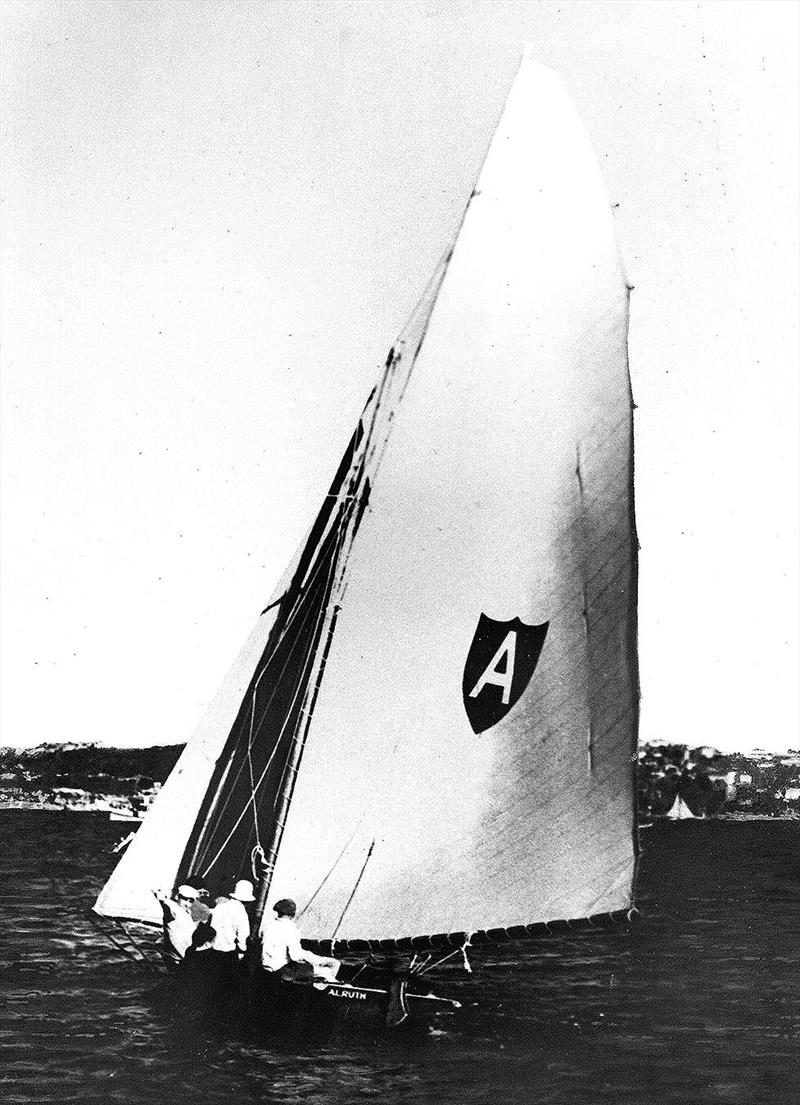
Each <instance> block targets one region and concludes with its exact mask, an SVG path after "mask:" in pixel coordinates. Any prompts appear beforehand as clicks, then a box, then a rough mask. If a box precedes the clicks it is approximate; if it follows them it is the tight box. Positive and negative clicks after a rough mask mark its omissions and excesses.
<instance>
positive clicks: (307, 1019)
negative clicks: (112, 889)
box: [163, 953, 458, 1038]
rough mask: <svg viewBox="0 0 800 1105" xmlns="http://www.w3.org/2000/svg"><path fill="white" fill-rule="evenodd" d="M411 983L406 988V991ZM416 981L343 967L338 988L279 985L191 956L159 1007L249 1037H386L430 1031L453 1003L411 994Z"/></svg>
mask: <svg viewBox="0 0 800 1105" xmlns="http://www.w3.org/2000/svg"><path fill="white" fill-rule="evenodd" d="M409 981H410V985H409ZM413 982H414V980H413V979H412V980H408V979H407V978H406V977H404V976H403V975H402V974H399V973H398V972H396V971H393V970H391V969H382V968H379V967H373V966H371V965H364V964H361V965H353V964H349V965H348V964H343V965H342V967H341V968H340V971H339V977H338V978H337V981H336V982H324V981H321V980H316V981H315V980H314V979H313V978H311V977H304V976H303V975H302V973H300V974H299V976H295V977H292V976H291V975H290V976H288V977H283V976H282V975H280V974H270V973H268V972H266V971H264V970H263V969H262V968H261V967H260V965H259V964H258V963H257V962H252V961H248V960H238V959H237V958H236V956H235V955H234V956H221V955H215V954H213V953H195V954H192V953H190V954H189V955H188V956H187V958H186V960H184V961H183V962H182V963H180V964H178V965H177V966H176V967H175V968H174V970H173V971H172V972H171V974H170V978H169V981H168V984H167V986H166V987H165V989H164V995H163V996H164V999H165V1001H166V1002H167V1003H168V1004H169V1005H170V1006H172V1007H174V1008H177V1009H181V1010H185V1009H186V1008H187V1007H188V1008H190V1009H191V1010H193V1011H194V1013H195V1014H196V1015H197V1016H198V1017H201V1018H202V1019H203V1020H205V1021H207V1022H208V1023H217V1024H226V1025H229V1026H230V1027H232V1028H236V1029H237V1030H239V1031H245V1032H246V1033H247V1034H248V1035H257V1036H266V1037H273V1036H276V1035H278V1036H288V1037H296V1036H298V1037H303V1038H306V1037H309V1036H314V1037H321V1038H325V1037H326V1036H328V1035H331V1034H333V1033H335V1032H339V1031H355V1032H358V1033H363V1032H367V1033H383V1032H387V1031H395V1030H397V1029H398V1028H400V1027H401V1026H402V1027H403V1029H404V1030H408V1028H413V1026H414V1024H415V1023H416V1024H417V1026H420V1025H422V1026H423V1027H424V1026H425V1024H426V1023H427V1016H426V1014H428V1015H429V1014H431V1013H433V1012H434V1010H435V1009H436V1008H438V1009H441V1008H442V1005H443V1004H444V1005H447V1006H450V1007H453V1006H456V1005H457V1004H458V1003H456V1002H450V1001H448V1000H447V999H437V998H435V997H433V996H432V995H429V994H427V992H425V991H422V992H419V993H417V992H415V988H414V985H413Z"/></svg>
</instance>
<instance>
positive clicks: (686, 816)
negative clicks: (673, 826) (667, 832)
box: [664, 795, 694, 821]
mask: <svg viewBox="0 0 800 1105" xmlns="http://www.w3.org/2000/svg"><path fill="white" fill-rule="evenodd" d="M664 816H665V817H668V818H669V820H670V821H689V820H691V821H694V814H693V813H692V811H691V810H690V809H689V807H688V806H687V805H686V803H685V802H684V800H683V799H682V798H681V796H680V795H677V797H676V798H675V801H674V802H673V803H672V805H671V806H670V808H669V809H668V810H667V812H666V813H665V814H664Z"/></svg>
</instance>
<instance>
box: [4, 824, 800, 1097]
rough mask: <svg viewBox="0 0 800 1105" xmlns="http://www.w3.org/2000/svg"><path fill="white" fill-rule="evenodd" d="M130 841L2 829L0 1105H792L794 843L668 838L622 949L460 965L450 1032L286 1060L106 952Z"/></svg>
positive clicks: (603, 937) (730, 836)
mask: <svg viewBox="0 0 800 1105" xmlns="http://www.w3.org/2000/svg"><path fill="white" fill-rule="evenodd" d="M120 835H123V833H122V831H121V829H120V826H118V825H114V824H113V823H110V822H108V821H106V820H103V819H102V818H101V817H100V816H97V815H92V814H75V815H72V814H46V813H39V812H30V813H26V812H19V811H7V812H0V839H1V840H2V845H1V846H0V880H1V882H0V886H2V894H3V899H4V902H5V905H6V908H5V909H4V910H3V917H2V920H0V965H2V969H3V974H4V985H3V1003H2V1007H1V1008H0V1045H1V1046H2V1051H3V1062H2V1064H0V1099H2V1100H4V1101H6V1102H8V1103H9V1105H12V1103H18V1102H25V1103H37V1105H49V1103H51V1102H58V1103H59V1105H62V1103H66V1102H81V1103H84V1102H85V1103H89V1102H97V1103H101V1102H102V1103H106V1102H109V1103H110V1102H120V1103H126V1105H127V1103H130V1105H139V1103H144V1102H159V1103H162V1102H163V1103H166V1105H183V1103H184V1102H185V1103H189V1102H191V1103H198V1105H202V1103H206V1102H215V1103H216V1102H220V1103H222V1102H225V1103H230V1102H262V1101H263V1102H282V1103H295V1102H297V1103H306V1105H330V1103H348V1102H362V1101H374V1102H380V1103H386V1105H394V1103H404V1105H406V1103H409V1105H410V1103H416V1102H432V1103H450V1102H453V1103H456V1102H458V1103H461V1102H486V1103H492V1105H494V1103H498V1105H501V1103H503V1105H505V1103H516V1102H520V1103H526V1105H527V1103H541V1105H550V1103H553V1105H556V1103H558V1105H562V1103H563V1105H573V1103H574V1105H595V1103H598V1102H606V1101H609V1102H614V1103H615V1105H650V1103H651V1102H652V1103H654V1105H656V1103H657V1105H670V1103H681V1105H689V1103H695V1102H703V1103H704V1105H705V1103H717V1102H718V1103H722V1105H740V1103H747V1105H750V1103H754V1105H755V1103H758V1105H760V1103H762V1102H763V1103H765V1105H766V1103H774V1105H783V1103H786V1105H794V1103H795V1102H796V1101H797V1100H798V1090H797V1087H798V1086H800V1061H799V1060H798V1054H799V1053H800V938H799V934H800V863H799V856H798V852H799V850H800V822H778V821H772V822H769V821H762V822H729V821H717V822H679V823H676V824H667V823H662V824H658V825H656V826H655V828H653V829H650V830H647V831H646V832H644V833H643V834H642V837H643V845H644V855H643V857H642V865H641V877H640V888H639V889H640V892H639V899H640V902H639V904H640V908H641V911H642V917H641V919H640V920H639V921H638V922H637V923H636V924H634V925H633V926H632V927H629V928H619V929H612V930H600V931H596V932H588V933H583V932H582V933H574V934H571V935H569V936H566V937H565V936H559V937H557V938H556V937H547V938H544V939H540V940H537V941H536V942H535V943H534V942H529V943H528V944H526V945H525V946H524V947H523V946H520V945H505V946H499V947H497V948H496V949H495V950H494V951H492V952H491V953H488V952H487V951H486V950H482V951H476V952H475V953H474V954H473V955H472V956H471V961H472V965H473V969H474V971H473V974H471V975H469V974H466V973H465V972H464V971H463V968H461V966H460V962H457V961H452V962H451V964H448V966H447V967H443V968H442V969H441V972H440V973H439V975H438V976H437V978H436V979H435V988H436V989H437V990H438V991H439V992H441V993H445V994H448V995H450V996H453V997H457V998H459V999H460V1000H462V1001H463V1002H464V1009H462V1010H461V1011H460V1012H459V1013H443V1014H441V1015H440V1016H438V1017H437V1018H436V1019H435V1020H434V1021H433V1022H432V1023H431V1025H430V1026H429V1027H427V1028H426V1029H425V1030H424V1031H419V1030H417V1031H413V1030H412V1031H410V1032H406V1031H404V1029H401V1030H399V1031H398V1032H396V1033H395V1034H393V1035H390V1036H387V1037H384V1038H382V1039H380V1040H371V1039H365V1038H358V1037H356V1038H339V1039H334V1040H332V1041H328V1042H326V1043H325V1044H324V1045H320V1044H315V1043H312V1041H310V1040H309V1041H307V1042H306V1043H305V1044H303V1043H300V1044H298V1045H293V1046H292V1047H291V1048H290V1047H288V1046H287V1045H285V1044H284V1045H281V1046H278V1045H275V1046H271V1045H269V1044H266V1045H265V1044H264V1043H263V1042H260V1043H259V1042H253V1041H248V1040H246V1039H243V1038H241V1037H238V1038H237V1036H236V1034H234V1033H230V1032H228V1033H225V1032H222V1031H220V1030H215V1031H212V1030H210V1029H207V1030H202V1029H198V1027H197V1024H196V1023H195V1022H194V1020H193V1019H191V1018H190V1017H189V1016H186V1017H183V1016H181V1015H176V1014H175V1013H174V1012H167V1011H165V1010H164V1009H163V1007H162V1006H161V1005H160V1003H159V1002H158V1001H157V1000H156V999H155V997H154V991H155V990H156V988H157V985H158V982H159V975H158V972H157V971H156V970H154V969H151V968H142V967H140V966H136V965H134V964H132V963H131V962H130V961H128V960H126V959H125V958H124V957H123V956H122V955H120V954H119V953H118V952H117V951H115V950H114V949H113V948H112V947H110V946H109V945H108V944H107V943H105V941H103V939H102V938H101V937H100V936H99V935H98V934H97V932H96V931H95V930H94V928H93V926H92V925H91V923H90V922H89V920H88V919H87V917H86V910H87V907H88V906H89V905H90V904H91V902H92V901H93V900H94V896H95V895H96V893H97V891H98V889H99V887H100V886H101V884H102V882H103V881H104V879H105V877H106V876H107V874H108V872H109V871H110V869H111V867H112V865H113V862H114V857H113V856H112V855H111V854H110V853H109V851H108V849H109V847H110V846H111V844H113V842H114V841H115V840H117V839H118V838H119V837H120ZM459 959H460V957H456V960H459ZM429 977H430V976H429ZM404 1027H405V1026H404Z"/></svg>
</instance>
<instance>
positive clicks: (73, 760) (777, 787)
mask: <svg viewBox="0 0 800 1105" xmlns="http://www.w3.org/2000/svg"><path fill="white" fill-rule="evenodd" d="M183 748H184V745H182V744H171V745H155V746H153V747H150V748H113V747H109V746H106V745H100V744H43V745H39V746H38V747H36V748H31V749H24V750H21V749H16V748H0V789H4V790H9V789H13V790H16V791H20V792H22V793H30V794H33V793H34V792H35V793H38V794H48V793H52V792H54V791H57V790H59V789H71V790H81V791H85V792H86V793H87V794H90V795H91V794H109V795H121V796H128V797H131V796H134V795H137V794H139V793H141V792H142V791H146V790H149V789H151V788H152V787H154V786H155V785H157V784H160V783H163V782H164V781H165V780H166V778H167V776H168V775H169V773H170V772H171V771H172V769H173V767H174V766H175V764H176V763H177V760H178V757H179V756H180V754H181V752H182V751H183ZM799 788H800V753H798V752H795V753H792V752H791V751H790V753H789V754H786V755H783V756H780V755H770V754H767V753H757V752H756V753H752V754H741V753H728V754H721V753H719V752H717V751H716V749H714V748H712V747H709V746H704V747H699V748H692V747H690V746H689V745H686V744H680V743H667V742H652V743H648V744H644V745H642V746H641V748H640V750H639V755H638V769H637V789H638V803H639V811H640V814H642V815H643V816H645V817H650V816H652V817H658V816H660V815H663V814H665V813H667V811H668V810H669V809H670V807H671V806H672V805H673V803H674V802H675V799H676V798H677V797H679V796H680V797H681V798H682V799H683V800H684V802H685V803H686V804H687V805H688V807H689V809H690V810H691V811H692V813H694V814H695V815H697V816H705V817H710V816H714V815H715V814H719V813H722V812H736V811H739V810H741V811H752V812H754V813H768V814H772V813H780V812H786V811H788V810H793V809H795V808H797V809H800V799H798V798H797V796H796V795H795V791H797V793H798V794H800V789H799Z"/></svg>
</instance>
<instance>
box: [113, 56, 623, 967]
mask: <svg viewBox="0 0 800 1105" xmlns="http://www.w3.org/2000/svg"><path fill="white" fill-rule="evenodd" d="M628 290H629V289H628V287H627V284H626V279H625V275H624V272H623V268H622V265H621V263H620V259H619V255H618V251H617V246H616V243H615V235H614V227H613V220H612V213H611V210H610V204H609V201H608V197H607V195H606V191H605V188H604V185H603V182H602V179H601V175H600V171H599V168H598V165H597V162H596V159H595V156H594V154H593V152H592V149H591V146H590V143H589V139H588V137H587V135H586V133H585V131H584V129H583V126H582V125H581V123H580V121H579V120H578V118H577V116H576V113H575V111H574V108H573V106H572V104H571V102H570V100H569V98H568V96H567V94H566V92H565V90H564V87H563V85H562V83H561V81H560V79H559V78H558V77H557V76H556V75H555V74H554V73H553V72H552V71H550V70H548V69H546V68H544V67H542V66H540V65H538V64H537V63H536V62H535V61H534V60H533V59H532V58H531V57H529V56H526V57H525V58H524V60H523V62H522V64H521V67H520V70H519V72H518V75H517V77H516V80H515V82H514V85H513V87H512V90H511V93H510V96H509V99H508V102H507V104H506V107H505V110H504V113H503V115H502V118H501V121H500V124H499V126H498V129H497V132H496V134H495V136H494V139H493V141H492V143H491V146H490V149H489V152H488V155H487V157H486V160H485V163H484V165H483V168H482V171H481V173H480V177H479V180H478V182H477V185H476V187H475V189H474V191H473V193H472V195H471V197H470V199H469V202H468V204H467V208H466V212H465V215H464V218H463V222H462V224H461V227H460V230H459V232H458V235H457V238H456V240H455V242H454V244H453V246H452V248H451V249H449V250H448V251H447V253H446V255H445V257H444V258H443V260H442V262H441V264H440V265H439V267H438V269H437V271H436V273H435V274H434V276H433V279H432V280H431V282H430V284H429V286H428V288H427V290H426V292H425V294H424V296H423V297H422V299H421V301H420V303H419V305H418V307H417V309H416V311H415V312H414V314H413V316H412V318H411V319H410V321H409V322H408V324H407V326H406V328H405V329H404V331H403V332H402V334H401V335H400V337H399V339H398V340H397V342H396V343H395V345H394V346H393V347H392V349H391V351H390V353H389V356H388V358H387V360H386V364H385V366H384V368H383V371H382V372H381V374H380V378H379V380H378V383H377V386H376V387H375V389H374V391H373V392H372V394H371V396H370V397H369V400H368V402H367V405H366V407H365V408H364V412H363V414H362V417H361V419H360V421H359V424H358V426H357V427H356V430H355V433H354V434H353V437H352V439H351V441H350V444H349V446H348V448H347V450H346V452H345V455H344V457H343V459H342V462H341V464H340V466H339V469H338V471H337V473H336V475H335V478H334V480H333V482H332V484H331V486H330V490H329V491H328V494H327V495H326V496H325V497H324V500H323V505H322V508H321V510H320V511H319V513H318V515H317V517H316V520H315V522H314V524H313V526H312V528H311V531H310V535H309V537H308V539H307V540H306V541H305V542H304V544H303V546H302V547H301V548H300V550H299V552H298V554H297V556H296V558H295V560H294V561H293V562H292V564H291V565H290V566H289V568H288V569H287V572H286V574H285V576H284V578H283V579H282V581H281V582H280V584H279V585H278V587H277V589H276V590H275V593H274V594H273V596H272V598H271V599H270V601H269V603H268V604H267V605H266V607H265V609H264V611H263V612H262V614H261V615H260V617H259V619H258V621H257V623H256V625H255V628H254V630H253V632H252V634H251V636H250V638H249V640H248V641H247V643H246V644H245V646H244V648H243V650H242V652H241V654H240V655H239V657H238V658H237V660H236V662H235V664H234V666H233V667H232V669H231V670H230V672H229V673H228V675H227V677H226V679H225V681H224V683H223V685H222V687H221V689H220V691H219V693H218V694H217V696H216V698H215V699H214V701H213V702H212V704H211V706H210V708H209V710H208V712H207V714H206V716H205V718H204V719H203V720H202V722H201V724H200V726H199V728H198V730H197V732H196V733H195V734H194V736H193V737H192V739H191V740H190V741H189V743H188V744H187V747H186V750H185V752H184V753H183V755H182V756H181V758H180V761H179V762H178V764H177V766H176V768H175V770H174V771H173V773H172V775H171V776H170V778H169V780H168V781H167V783H166V785H165V786H164V788H163V790H162V791H161V793H160V795H159V797H158V799H157V800H156V802H155V804H154V806H153V808H152V809H151V811H150V812H149V813H148V815H147V817H146V819H145V821H144V824H143V825H142V827H141V829H140V830H139V832H138V834H137V836H136V838H135V840H134V841H133V843H132V844H131V846H130V847H129V848H128V849H127V851H126V852H125V854H124V856H123V857H122V859H121V861H120V863H119V865H118V866H117V868H116V870H115V871H114V872H113V874H112V876H111V878H110V879H109V881H108V883H107V884H106V886H105V887H104V889H103V891H102V893H101V894H100V897H99V898H98V900H97V903H96V906H95V910H96V912H97V913H99V914H101V915H103V916H105V917H111V918H122V919H135V920H140V921H142V920H143V921H152V922H156V923H157V922H159V921H160V918H161V913H160V908H159V906H158V903H157V902H156V901H155V899H154V897H153V894H152V889H153V888H154V887H174V886H176V885H177V884H178V883H180V882H182V881H184V880H185V878H186V877H188V876H189V875H190V874H192V873H196V874H201V875H203V876H204V877H205V878H206V879H207V880H208V882H209V884H210V885H212V886H213V885H214V883H215V882H218V883H220V884H221V883H222V882H223V881H227V880H230V879H232V878H239V877H244V878H251V877H252V872H253V869H254V863H255V864H256V870H257V873H259V874H263V877H262V878H261V879H260V886H259V899H258V914H259V916H260V914H261V913H262V912H263V910H264V908H265V905H266V906H268V905H269V904H270V903H271V902H272V901H274V900H275V899H277V898H281V897H291V898H293V899H295V900H296V901H297V902H298V904H299V906H300V910H301V913H300V920H301V925H302V930H303V934H304V937H306V938H308V939H309V940H311V941H313V942H314V943H315V944H316V945H319V946H320V947H322V948H323V949H330V948H333V949H334V952H335V954H337V955H339V956H342V955H345V956H346V955H347V953H348V952H356V951H364V950H368V949H369V950H383V951H388V950H395V951H398V950H403V949H417V948H421V947H430V946H434V945H436V944H438V943H444V944H446V943H454V944H465V943H466V942H467V941H468V940H469V939H471V940H472V941H473V942H478V941H480V940H484V939H486V940H490V939H497V938H502V937H504V936H506V935H508V934H511V935H520V934H522V933H529V932H531V931H533V930H534V929H535V927H536V926H543V925H546V926H552V925H553V924H555V923H576V922H579V921H581V920H582V919H586V918H598V917H600V916H607V915H612V916H620V915H623V914H624V913H626V912H627V911H628V910H629V909H630V907H631V905H632V894H633V884H634V875H635V867H636V854H637V844H636V826H635V787H634V778H633V768H632V758H633V753H634V752H635V749H636V740H637V721H638V674H637V659H636V557H637V542H636V534H635V526H634V513H633V454H632V426H633V413H632V412H633V404H632V398H631V389H630V382H629V375H628V362H627V319H628Z"/></svg>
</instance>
